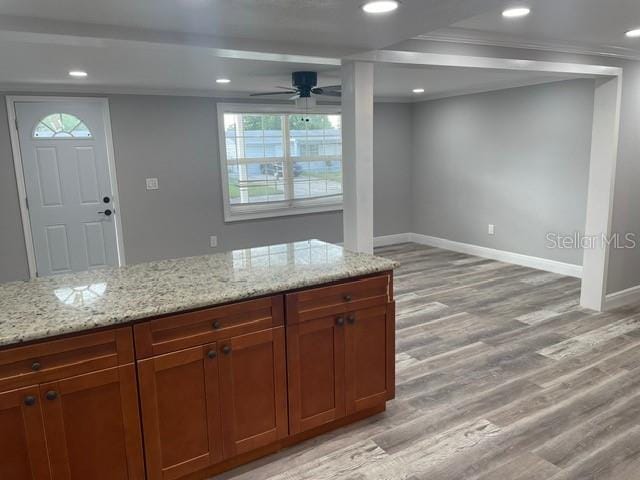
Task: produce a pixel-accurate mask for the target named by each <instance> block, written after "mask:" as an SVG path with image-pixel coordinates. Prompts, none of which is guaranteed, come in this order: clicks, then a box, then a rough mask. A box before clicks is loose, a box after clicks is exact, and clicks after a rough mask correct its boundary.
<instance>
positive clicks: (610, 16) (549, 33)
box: [440, 0, 640, 57]
mask: <svg viewBox="0 0 640 480" xmlns="http://www.w3.org/2000/svg"><path fill="white" fill-rule="evenodd" d="M523 3H524V4H529V5H530V6H531V14H530V15H529V16H527V17H525V18H520V19H513V20H505V19H503V18H502V16H501V8H495V9H489V10H487V11H485V12H484V13H482V14H480V15H476V16H473V17H470V18H467V19H464V20H461V21H458V22H455V23H453V24H452V25H451V27H452V28H451V29H450V30H448V32H449V33H454V34H462V35H466V36H467V37H470V38H471V37H473V36H474V35H476V36H478V38H485V39H491V38H493V39H496V40H503V41H506V42H508V41H509V40H512V41H514V42H515V43H518V42H521V43H524V42H530V43H535V44H542V45H544V44H548V45H550V46H554V45H555V46H559V47H562V46H569V47H583V48H585V49H589V50H592V51H593V52H594V53H595V52H602V53H612V54H618V55H628V56H632V57H636V56H638V55H640V38H635V39H632V38H627V37H626V36H625V32H627V31H629V30H632V29H634V28H640V1H639V0H531V1H529V2H527V1H526V0H525V1H524V2H523ZM445 32H447V29H445V30H442V31H441V32H440V33H445Z"/></svg>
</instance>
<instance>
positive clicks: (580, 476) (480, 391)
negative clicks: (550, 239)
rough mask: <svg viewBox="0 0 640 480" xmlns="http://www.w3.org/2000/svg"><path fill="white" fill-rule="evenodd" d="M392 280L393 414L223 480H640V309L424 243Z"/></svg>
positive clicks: (399, 256) (408, 248)
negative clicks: (603, 305) (598, 304)
mask: <svg viewBox="0 0 640 480" xmlns="http://www.w3.org/2000/svg"><path fill="white" fill-rule="evenodd" d="M376 253H377V254H378V255H382V256H385V257H389V258H393V259H395V260H397V261H399V262H400V263H401V264H402V266H401V268H399V269H398V270H397V271H396V276H395V294H396V302H397V358H396V361H397V398H396V399H395V400H394V401H392V402H390V403H389V404H388V406H387V411H386V412H385V413H382V414H380V415H377V416H375V417H372V418H370V419H367V420H364V421H362V422H359V423H357V424H355V425H351V426H348V427H346V428H343V429H341V430H339V431H335V432H332V433H329V434H326V435H323V436H322V437H319V438H315V439H313V440H310V441H307V442H305V443H302V444H300V445H296V446H294V447H292V448H290V449H288V450H285V451H282V452H279V453H277V454H275V455H272V456H270V457H267V458H265V459H262V460H259V461H256V462H253V463H251V464H249V465H247V466H243V467H241V468H238V469H236V470H233V471H231V472H228V473H226V474H224V475H221V476H220V477H219V478H228V479H231V478H233V479H242V480H261V479H272V480H330V479H340V480H369V479H372V480H373V479H376V480H377V479H389V480H400V479H406V480H419V479H420V480H422V479H424V480H441V479H443V480H444V479H447V480H457V479H465V480H489V479H491V480H493V479H495V480H525V479H526V480H561V479H562V480H586V479H611V480H623V479H624V480H640V306H634V307H627V308H621V309H618V310H616V311H613V312H609V313H604V314H599V313H596V312H593V311H590V310H585V309H582V308H580V307H579V306H578V297H579V288H580V285H579V281H578V280H577V279H574V278H568V277H563V276H560V275H556V274H552V273H546V272H542V271H538V270H532V269H529V268H525V267H520V266H516V265H510V264H506V263H500V262H496V261H493V260H487V259H482V258H477V257H471V256H468V255H463V254H459V253H455V252H450V251H446V250H441V249H437V248H431V247H425V246H420V245H414V244H403V245H396V246H392V247H386V248H381V249H378V250H377V251H376Z"/></svg>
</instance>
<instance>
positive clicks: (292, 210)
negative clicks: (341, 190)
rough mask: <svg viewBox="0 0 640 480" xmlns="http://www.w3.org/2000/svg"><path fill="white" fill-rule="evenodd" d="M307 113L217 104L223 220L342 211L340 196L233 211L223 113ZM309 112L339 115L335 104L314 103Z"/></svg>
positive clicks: (286, 107)
mask: <svg viewBox="0 0 640 480" xmlns="http://www.w3.org/2000/svg"><path fill="white" fill-rule="evenodd" d="M299 112H306V109H305V108H301V107H297V106H296V105H295V104H252V103H218V104H217V114H218V115H217V121H218V145H219V154H218V155H219V157H218V163H219V164H220V181H221V182H222V204H223V212H224V221H225V222H226V223H233V222H242V221H246V220H256V219H261V218H272V217H288V216H293V215H306V214H311V213H322V212H335V211H342V209H343V207H342V196H340V197H336V198H339V201H336V200H335V199H333V198H317V199H313V198H310V199H308V201H305V200H300V201H299V202H297V203H296V204H286V202H280V204H275V202H274V203H273V204H266V203H265V204H262V205H254V206H251V205H247V207H248V208H247V211H246V212H238V211H233V210H232V208H231V202H230V200H229V177H228V172H227V147H226V142H225V132H224V114H225V113H281V114H291V113H299ZM309 112H310V113H316V114H317V113H320V114H327V115H330V114H339V113H341V108H340V106H338V105H316V106H314V107H313V108H312V109H310V110H309Z"/></svg>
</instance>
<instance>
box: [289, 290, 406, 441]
mask: <svg viewBox="0 0 640 480" xmlns="http://www.w3.org/2000/svg"><path fill="white" fill-rule="evenodd" d="M393 314H394V304H393V302H392V303H389V304H387V305H382V306H378V307H372V308H369V309H364V310H358V311H353V312H347V313H345V314H339V315H336V316H333V317H325V318H318V319H314V320H309V321H306V322H302V323H298V324H293V325H290V326H287V347H288V362H287V368H288V377H289V425H290V428H291V433H292V434H297V433H301V432H304V431H307V430H310V429H312V428H315V427H318V426H320V425H323V424H326V423H330V422H332V421H334V420H337V419H339V418H341V417H344V416H345V415H350V414H354V413H357V412H360V411H362V410H366V409H369V408H373V407H376V406H380V405H384V403H385V402H386V401H387V399H389V398H391V397H392V396H393V392H394V387H393V384H394V382H395V374H394V371H395V370H394V364H393V362H394V360H395V359H394V355H393V352H394V349H395V345H394V344H395V336H394V329H395V322H394V321H393V320H394V318H393Z"/></svg>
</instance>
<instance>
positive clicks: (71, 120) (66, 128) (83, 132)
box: [33, 113, 92, 138]
mask: <svg viewBox="0 0 640 480" xmlns="http://www.w3.org/2000/svg"><path fill="white" fill-rule="evenodd" d="M33 138H92V135H91V131H90V130H89V128H88V127H87V126H86V125H85V124H84V122H83V121H82V120H80V119H79V118H78V117H76V116H75V115H71V114H69V113H52V114H51V115H47V116H46V117H44V118H43V119H42V120H40V121H39V122H38V124H37V125H36V128H35V129H34V130H33Z"/></svg>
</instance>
